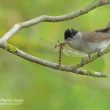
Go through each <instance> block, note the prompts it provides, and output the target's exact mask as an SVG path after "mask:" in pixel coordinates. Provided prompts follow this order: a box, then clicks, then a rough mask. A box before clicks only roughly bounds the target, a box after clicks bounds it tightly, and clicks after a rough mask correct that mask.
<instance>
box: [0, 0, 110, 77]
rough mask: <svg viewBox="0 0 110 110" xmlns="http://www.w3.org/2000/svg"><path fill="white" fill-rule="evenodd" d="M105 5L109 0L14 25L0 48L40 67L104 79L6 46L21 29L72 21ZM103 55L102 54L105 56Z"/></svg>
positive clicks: (1, 42)
mask: <svg viewBox="0 0 110 110" xmlns="http://www.w3.org/2000/svg"><path fill="white" fill-rule="evenodd" d="M107 4H110V0H97V1H95V2H94V3H92V4H91V5H89V6H87V7H85V8H83V9H80V10H77V11H75V12H72V13H69V14H65V15H61V16H48V15H42V16H39V17H36V18H34V19H31V20H29V21H25V22H21V23H18V24H15V25H14V26H13V27H12V28H11V29H10V30H9V31H8V32H7V33H6V34H5V35H4V36H2V37H1V39H0V48H3V49H5V50H7V51H9V52H11V53H13V54H15V55H17V56H19V57H21V58H24V59H26V60H29V61H31V62H35V63H37V64H40V65H43V66H46V67H49V68H53V69H56V70H61V71H67V72H72V73H76V74H82V75H89V76H95V77H106V75H104V74H102V73H100V72H91V71H87V70H81V69H79V68H80V67H81V66H78V65H77V66H75V67H76V68H75V67H73V66H66V65H60V66H59V64H57V63H52V62H49V61H46V60H43V59H40V58H38V57H35V56H32V55H30V54H27V53H25V52H23V51H21V50H19V49H18V48H16V47H15V46H13V45H10V44H8V40H9V39H11V38H12V37H13V36H14V35H15V34H16V33H17V32H18V31H20V30H21V29H22V28H27V27H30V26H33V25H36V24H39V23H41V22H61V21H66V20H70V19H74V18H76V17H78V16H80V15H83V14H86V13H88V12H89V11H91V10H93V9H95V8H97V7H100V6H104V5H107ZM105 53H106V52H105ZM105 53H103V54H105ZM96 58H98V57H94V58H93V59H92V60H88V61H86V62H85V64H87V63H90V62H92V61H94V60H95V59H96Z"/></svg>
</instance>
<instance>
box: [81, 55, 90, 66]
mask: <svg viewBox="0 0 110 110" xmlns="http://www.w3.org/2000/svg"><path fill="white" fill-rule="evenodd" d="M91 57H92V56H91V54H90V53H88V57H86V58H82V59H81V63H80V64H81V65H82V66H83V65H84V62H85V60H88V59H90V58H91Z"/></svg>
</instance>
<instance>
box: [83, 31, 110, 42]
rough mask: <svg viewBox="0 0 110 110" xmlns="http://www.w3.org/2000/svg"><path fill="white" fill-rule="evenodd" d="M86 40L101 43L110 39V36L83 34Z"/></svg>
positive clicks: (104, 34)
mask: <svg viewBox="0 0 110 110" xmlns="http://www.w3.org/2000/svg"><path fill="white" fill-rule="evenodd" d="M83 36H84V39H85V40H87V41H88V42H99V41H103V40H106V39H110V34H106V33H103V32H87V33H83Z"/></svg>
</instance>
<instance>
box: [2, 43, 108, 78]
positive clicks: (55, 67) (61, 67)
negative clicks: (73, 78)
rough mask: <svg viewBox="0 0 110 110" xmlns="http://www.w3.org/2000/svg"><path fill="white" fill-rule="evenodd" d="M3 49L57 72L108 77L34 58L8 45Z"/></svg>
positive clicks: (3, 46)
mask: <svg viewBox="0 0 110 110" xmlns="http://www.w3.org/2000/svg"><path fill="white" fill-rule="evenodd" d="M2 48H3V49H5V50H7V51H8V52H10V53H12V54H15V55H17V56H19V57H21V58H24V59H26V60H28V61H31V62H34V63H37V64H40V65H43V66H46V67H49V68H52V69H55V70H61V71H67V72H72V73H77V74H81V75H87V76H93V77H107V76H106V75H105V74H103V73H100V72H93V71H87V70H80V69H74V68H73V67H72V66H67V65H60V66H59V64H58V63H52V62H49V61H46V60H43V59H40V58H37V57H35V56H32V55H30V54H28V53H26V52H23V51H21V50H20V49H18V48H17V47H15V46H13V45H11V44H8V45H2Z"/></svg>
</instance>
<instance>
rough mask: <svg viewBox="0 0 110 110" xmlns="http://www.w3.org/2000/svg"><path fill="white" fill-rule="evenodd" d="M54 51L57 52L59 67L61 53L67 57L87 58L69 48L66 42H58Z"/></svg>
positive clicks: (83, 54) (85, 55)
mask: <svg viewBox="0 0 110 110" xmlns="http://www.w3.org/2000/svg"><path fill="white" fill-rule="evenodd" d="M55 48H56V51H58V52H59V62H58V64H59V66H60V65H61V60H62V53H63V54H65V55H67V56H74V57H75V56H77V57H88V55H87V54H85V53H83V52H80V51H77V50H75V49H73V48H71V47H70V46H69V45H68V44H67V43H66V42H60V41H58V43H57V44H56V45H55Z"/></svg>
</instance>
